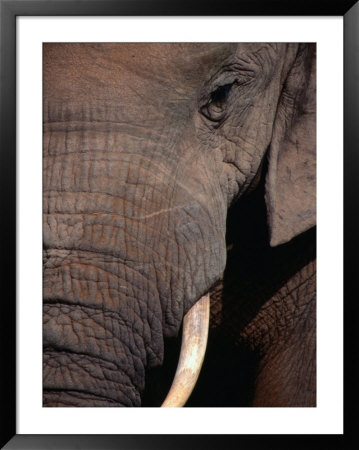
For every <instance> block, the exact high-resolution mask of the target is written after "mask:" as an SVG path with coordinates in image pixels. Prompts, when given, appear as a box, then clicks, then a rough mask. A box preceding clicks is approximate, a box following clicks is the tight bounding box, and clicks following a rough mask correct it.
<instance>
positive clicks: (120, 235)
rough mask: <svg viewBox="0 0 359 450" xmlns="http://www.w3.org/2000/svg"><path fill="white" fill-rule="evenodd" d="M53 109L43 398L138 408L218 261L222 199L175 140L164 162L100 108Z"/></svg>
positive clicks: (152, 145)
mask: <svg viewBox="0 0 359 450" xmlns="http://www.w3.org/2000/svg"><path fill="white" fill-rule="evenodd" d="M56 108H57V109H56ZM56 108H55V107H53V109H51V108H50V112H48V113H46V114H47V115H48V116H49V122H47V123H45V125H44V180H43V191H44V203H43V212H44V226H43V242H44V334H43V344H44V370H43V387H44V403H45V405H49V406H50V405H63V406H65V405H69V406H71V405H76V406H78V405H84V406H85V405H91V406H93V405H97V406H111V405H113V406H119V405H126V406H135V405H136V406H139V405H140V392H141V390H142V389H143V387H144V380H145V368H147V367H154V366H156V365H159V364H161V363H162V360H163V336H167V337H169V336H176V335H177V334H178V331H179V328H180V325H181V322H182V319H183V316H184V314H185V313H186V312H187V311H188V310H189V309H190V308H191V306H192V305H193V304H194V303H195V302H196V300H198V299H199V298H200V297H201V296H202V295H203V294H204V293H206V292H207V291H208V289H209V288H210V286H211V285H212V284H213V283H214V282H215V281H216V280H217V279H218V276H219V274H220V273H221V272H222V271H223V269H224V264H225V245H224V244H225V235H224V230H225V226H224V224H225V206H223V205H222V203H223V202H222V201H220V200H219V199H218V198H219V197H218V192H219V187H218V186H217V183H216V179H215V178H214V179H213V180H212V178H210V177H209V174H208V173H207V171H206V166H205V165H203V164H201V163H200V162H199V161H196V164H194V163H193V161H192V160H191V159H190V158H189V159H188V160H187V159H186V158H184V156H183V154H185V155H186V152H187V151H188V146H187V145H186V143H185V142H184V143H182V146H181V147H179V149H178V151H176V152H174V154H175V155H177V158H178V159H177V160H176V159H174V158H172V159H169V158H167V157H165V156H166V148H167V147H166V145H164V143H163V142H159V141H158V140H155V142H153V141H151V139H146V140H145V139H136V137H135V136H131V135H129V133H127V134H126V133H124V129H123V126H122V123H119V124H117V123H116V126H115V125H114V123H113V122H111V123H107V122H105V121H100V120H95V118H94V117H95V116H93V114H95V113H96V114H98V109H91V114H90V115H89V116H87V115H86V114H87V113H86V111H82V110H81V111H80V112H79V113H78V114H77V113H76V114H77V115H76V114H75V115H74V113H70V112H69V111H68V110H67V109H66V108H65V109H64V107H63V106H61V107H60V106H56ZM54 111H55V112H54ZM60 119H61V120H60ZM116 127H118V129H117V128H116ZM137 129H140V130H143V129H144V128H143V127H136V130H133V132H135V131H137ZM172 145H173V143H172ZM183 159H184V160H183ZM184 179H188V180H189V181H188V182H187V183H186V182H184V181H183V180H184ZM207 180H209V181H208V183H207ZM208 198H209V199H210V200H209V201H208V200H207V199H208ZM218 210H219V212H218Z"/></svg>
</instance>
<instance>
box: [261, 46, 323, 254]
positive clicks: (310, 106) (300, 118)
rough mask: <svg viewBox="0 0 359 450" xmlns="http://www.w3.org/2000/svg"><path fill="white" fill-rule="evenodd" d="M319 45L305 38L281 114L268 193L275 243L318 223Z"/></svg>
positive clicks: (282, 98) (281, 103)
mask: <svg viewBox="0 0 359 450" xmlns="http://www.w3.org/2000/svg"><path fill="white" fill-rule="evenodd" d="M315 50H316V47H315V44H300V46H299V48H298V52H297V55H296V57H295V60H294V62H293V64H292V67H291V69H290V70H289V73H288V75H287V78H286V81H285V83H284V86H283V89H282V93H281V96H280V99H279V103H278V108H277V113H276V116H275V121H274V125H273V134H272V140H271V144H270V148H269V164H268V173H267V179H266V194H265V196H266V205H267V211H268V222H269V232H270V245H271V246H276V245H279V244H283V243H285V242H288V241H290V240H291V239H292V238H293V237H295V236H296V235H298V234H300V233H302V232H304V231H306V230H308V229H309V228H311V227H313V226H314V225H315V223H316V54H315V53H316V52H315Z"/></svg>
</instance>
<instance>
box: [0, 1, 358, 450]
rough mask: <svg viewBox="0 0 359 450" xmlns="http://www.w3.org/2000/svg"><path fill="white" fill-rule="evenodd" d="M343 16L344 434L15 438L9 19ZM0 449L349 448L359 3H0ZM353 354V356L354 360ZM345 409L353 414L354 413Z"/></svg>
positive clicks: (12, 38) (354, 362)
mask: <svg viewBox="0 0 359 450" xmlns="http://www.w3.org/2000/svg"><path fill="white" fill-rule="evenodd" d="M110 15H119V16H183V15H189V16H249V15H257V16H296V15H300V16H343V17H344V68H345V72H344V210H345V214H344V224H345V226H344V233H345V234H344V236H345V240H344V255H345V259H344V269H345V271H344V286H345V289H344V292H345V310H344V311H345V314H344V317H345V330H346V331H345V351H344V355H345V387H346V389H345V421H344V434H343V435H165V434H164V435H162V434H161V435H147V436H145V435H89V436H86V435H17V434H16V301H15V300H16V17H17V16H110ZM0 21H1V22H0V33H1V34H0V49H1V65H0V70H1V97H0V99H1V100H0V126H1V128H0V158H1V159H0V171H1V172H0V198H1V206H0V211H1V215H2V220H1V221H0V227H1V232H0V236H1V239H0V242H1V255H3V258H2V261H3V266H2V270H1V272H0V273H1V286H2V299H1V302H2V307H1V313H0V319H1V325H0V332H1V341H0V342H1V345H0V351H1V358H0V361H1V374H2V380H3V381H2V383H1V401H0V404H1V409H2V413H3V414H2V420H1V440H0V444H1V446H2V447H1V448H6V449H20V448H21V449H35V448H36V449H49V448H53V449H60V448H61V449H65V448H66V449H70V448H83V449H97V448H101V449H115V448H116V449H128V450H130V449H152V448H153V449H159V450H160V449H171V450H176V449H183V448H208V449H215V448H216V449H217V448H218V449H222V448H225V449H232V448H233V449H234V448H241V449H248V448H282V447H283V448H284V447H285V448H287V447H288V445H291V446H292V447H293V448H301V449H302V448H317V447H318V446H319V445H323V444H324V442H323V440H325V441H326V442H325V446H326V448H335V449H339V448H351V446H350V445H351V444H350V442H351V438H352V435H353V434H354V431H355V425H356V422H357V413H356V412H355V409H354V410H352V409H351V403H352V402H353V398H354V397H355V395H354V394H355V393H357V390H358V389H357V387H356V386H357V384H358V383H357V379H358V371H357V368H358V360H359V358H358V348H357V345H356V343H357V342H358V337H359V336H358V335H359V333H358V327H357V326H356V318H357V308H355V307H356V303H357V302H356V300H357V299H356V296H355V294H354V293H356V292H357V286H356V284H357V283H356V280H357V279H358V275H359V273H358V265H357V264H355V261H356V250H357V248H358V245H357V240H358V237H357V235H356V233H355V232H356V230H357V229H358V226H359V217H358V211H359V209H358V200H357V197H356V195H355V192H357V189H358V176H357V170H358V168H359V151H358V149H357V143H358V142H359V139H358V137H359V126H358V123H359V104H358V99H359V81H358V80H359V76H358V75H359V58H358V56H359V5H358V3H357V2H356V1H355V0H345V1H341V2H339V1H338V2H335V3H334V2H333V3H329V2H324V1H322V0H320V1H315V2H314V1H313V0H311V1H308V0H302V1H301V2H286V1H282V0H278V1H276V0H267V1H266V0H255V1H250V0H244V1H240V0H239V1H237V2H231V1H227V0H221V1H220V2H213V1H211V0H207V1H196V0H191V1H188V0H181V1H180V0H173V1H167V0H86V1H85V0H54V1H52V0H0ZM353 355H354V356H353ZM349 411H354V412H353V413H351V412H349Z"/></svg>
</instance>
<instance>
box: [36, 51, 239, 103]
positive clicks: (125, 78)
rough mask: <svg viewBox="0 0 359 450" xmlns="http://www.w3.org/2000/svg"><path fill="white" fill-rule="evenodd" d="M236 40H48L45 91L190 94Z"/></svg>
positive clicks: (104, 95)
mask: <svg viewBox="0 0 359 450" xmlns="http://www.w3.org/2000/svg"><path fill="white" fill-rule="evenodd" d="M234 48H235V44H195V43H172V44H166V43H162V44H138V43H130V44H125V43H113V44H111V43H102V44H88V43H80V44H44V54H43V55H44V59H43V61H44V90H45V97H52V98H53V97H55V98H56V97H57V98H61V99H67V98H69V99H70V98H72V99H73V98H74V97H76V98H86V99H89V98H93V99H95V100H101V99H104V100H108V99H111V100H116V99H121V100H122V101H125V102H130V101H133V100H134V99H135V100H136V101H141V100H142V101H143V100H146V99H148V98H151V97H158V95H159V93H161V92H162V94H160V95H162V96H165V95H166V94H171V92H174V93H177V95H180V96H184V97H186V96H190V95H191V91H193V89H194V88H196V87H197V86H198V84H199V83H200V82H202V81H203V80H204V79H205V78H206V76H207V75H208V72H209V71H213V70H215V69H216V68H218V67H219V66H220V64H221V63H222V62H223V61H224V60H225V59H226V58H228V57H229V56H230V55H231V54H232V53H233V51H234Z"/></svg>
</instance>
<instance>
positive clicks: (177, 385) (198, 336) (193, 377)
mask: <svg viewBox="0 0 359 450" xmlns="http://www.w3.org/2000/svg"><path fill="white" fill-rule="evenodd" d="M209 303H210V302H209V294H206V295H204V296H203V297H201V298H200V299H199V300H198V302H197V303H196V304H195V305H194V306H192V308H191V309H190V310H189V311H188V313H187V314H186V315H185V316H184V319H183V333H182V344H181V353H180V357H179V361H178V366H177V370H176V374H175V377H174V380H173V383H172V386H171V389H170V391H169V393H168V395H167V397H166V399H165V401H164V402H163V403H162V406H161V407H162V408H174V407H180V406H183V405H184V404H185V403H186V401H187V400H188V398H189V396H190V395H191V393H192V391H193V388H194V387H195V385H196V382H197V379H198V376H199V373H200V371H201V367H202V363H203V359H204V354H205V352H206V346H207V340H208V328H209Z"/></svg>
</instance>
